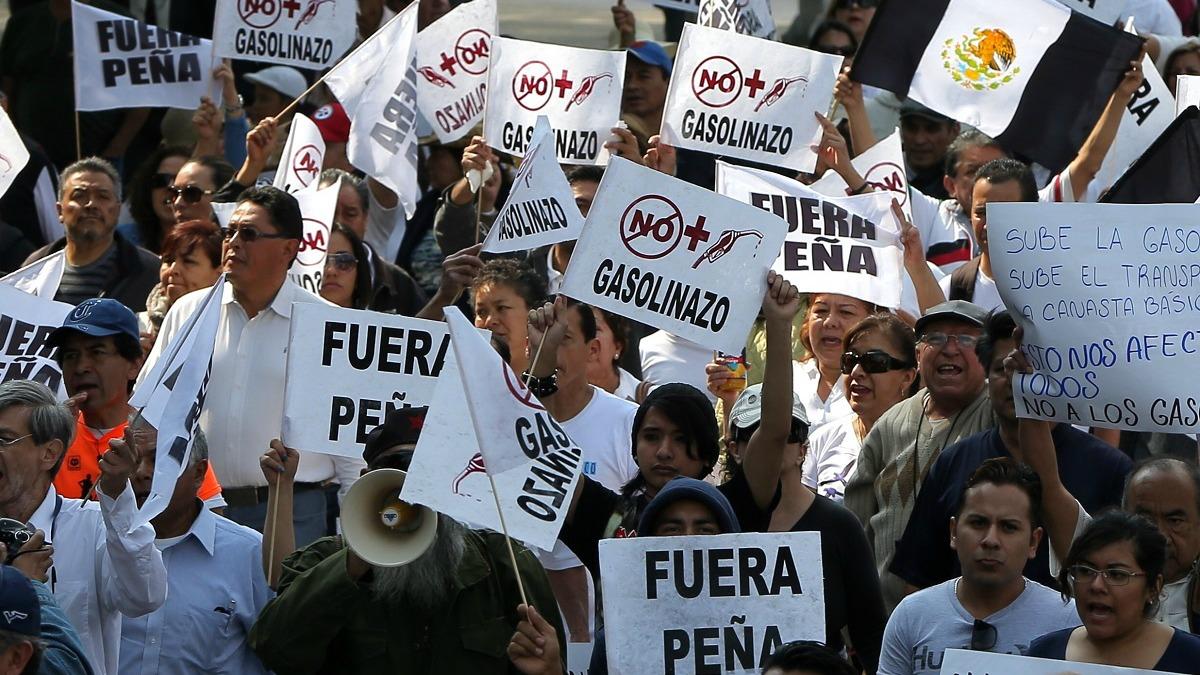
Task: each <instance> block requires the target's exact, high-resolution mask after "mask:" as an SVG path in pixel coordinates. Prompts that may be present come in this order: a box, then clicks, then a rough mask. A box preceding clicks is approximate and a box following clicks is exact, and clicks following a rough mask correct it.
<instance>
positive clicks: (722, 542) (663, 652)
mask: <svg viewBox="0 0 1200 675" xmlns="http://www.w3.org/2000/svg"><path fill="white" fill-rule="evenodd" d="M822 574H823V566H822V560H821V535H820V533H817V532H782V533H781V532H772V533H770V534H766V533H744V534H717V535H708V536H687V537H647V536H641V535H639V536H637V537H632V538H624V539H603V540H601V541H600V578H601V585H602V589H601V590H602V592H601V596H602V597H603V602H604V616H606V617H620V618H621V620H620V621H608V622H605V627H604V630H605V641H606V642H607V646H608V667H609V670H610V671H612V672H614V673H650V672H655V673H745V672H753V673H757V672H759V668H760V667H761V666H762V663H763V661H764V660H766V658H767V657H768V656H770V655H771V653H772V652H774V651H775V650H776V649H778V648H779V646H780V645H782V644H784V643H787V642H791V641H793V640H817V641H823V640H825V588H824V583H823V577H822Z"/></svg>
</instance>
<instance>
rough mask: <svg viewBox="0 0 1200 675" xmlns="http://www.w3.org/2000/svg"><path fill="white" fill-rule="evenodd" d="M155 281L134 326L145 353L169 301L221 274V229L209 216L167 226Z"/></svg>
mask: <svg viewBox="0 0 1200 675" xmlns="http://www.w3.org/2000/svg"><path fill="white" fill-rule="evenodd" d="M161 257H162V263H161V264H160V266H159V268H158V284H157V285H156V286H155V287H154V288H153V289H152V290H151V291H150V296H149V297H148V298H147V299H146V311H145V312H141V313H139V314H138V328H139V330H140V331H141V334H142V347H143V348H144V349H145V350H146V353H149V352H150V349H151V347H153V346H154V340H155V339H156V338H157V337H158V329H159V327H161V326H162V322H163V319H164V318H166V316H167V310H169V309H171V305H173V304H175V301H176V300H178V299H179V298H182V297H183V296H185V295H187V294H188V293H191V292H192V291H197V290H200V289H202V288H208V287H210V286H212V285H213V284H215V283H216V282H217V278H218V277H220V276H221V231H220V229H218V228H217V226H216V224H215V223H213V222H212V221H211V220H189V221H187V222H185V223H180V224H178V225H174V226H172V227H171V230H170V231H169V232H168V233H167V235H166V237H165V238H164V239H163V242H162V256H161Z"/></svg>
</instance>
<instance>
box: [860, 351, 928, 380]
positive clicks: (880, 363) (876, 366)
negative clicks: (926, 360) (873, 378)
mask: <svg viewBox="0 0 1200 675" xmlns="http://www.w3.org/2000/svg"><path fill="white" fill-rule="evenodd" d="M857 365H862V369H863V370H865V371H867V372H868V373H875V374H878V373H886V372H887V371H889V370H906V369H908V368H916V366H915V365H914V364H911V363H909V362H907V361H901V360H900V359H898V358H896V357H894V356H892V355H891V354H889V353H887V352H885V351H883V350H882V349H868V350H867V351H865V352H863V353H862V354H858V353H855V352H846V353H845V354H842V374H843V375H849V374H850V371H852V370H854V366H857Z"/></svg>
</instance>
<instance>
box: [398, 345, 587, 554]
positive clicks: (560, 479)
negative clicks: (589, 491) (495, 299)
mask: <svg viewBox="0 0 1200 675" xmlns="http://www.w3.org/2000/svg"><path fill="white" fill-rule="evenodd" d="M451 351H453V350H451ZM468 415H469V412H468V406H467V400H466V393H465V392H464V390H463V386H462V376H461V375H460V373H459V368H458V365H457V363H456V361H455V360H454V358H452V357H451V358H447V359H446V361H445V363H444V365H443V366H442V375H441V377H439V378H438V381H437V386H436V388H435V389H434V392H433V403H431V404H430V405H429V415H428V416H427V417H426V418H425V425H424V427H423V428H422V430H421V436H420V438H419V439H418V440H417V448H416V450H415V451H414V453H413V458H412V464H410V465H409V468H408V478H407V479H405V481H404V487H403V488H402V489H401V491H400V498H401V499H403V500H405V501H407V502H409V503H415V504H424V505H425V506H428V507H429V508H431V509H433V510H435V511H437V512H438V513H444V514H446V515H448V516H450V517H451V518H454V519H456V520H460V521H462V522H464V523H470V524H473V525H476V526H478V527H485V528H488V529H491V530H495V531H497V532H501V531H503V530H502V528H501V526H500V517H499V515H498V514H497V512H496V501H495V498H494V497H493V496H492V481H489V480H488V476H487V473H486V472H487V468H486V466H485V465H484V462H483V455H482V454H480V452H479V442H478V440H477V438H476V434H475V427H474V425H473V424H472V423H471V421H470V420H468V419H466V417H467V416H468ZM509 433H510V434H511V431H510V432H509ZM579 464H580V457H579V455H578V454H576V455H574V457H573V459H572V456H571V455H569V454H568V455H558V456H544V457H541V458H539V459H538V460H536V461H534V462H532V463H530V464H526V465H524V466H520V467H517V468H515V469H513V470H511V471H506V472H503V473H498V474H494V475H493V476H492V480H494V481H495V484H496V490H497V491H498V492H499V498H500V503H501V504H502V507H503V508H504V524H505V526H506V527H507V528H508V534H509V536H511V537H512V538H513V539H517V540H519V541H522V542H524V543H525V544H526V545H528V546H533V547H536V548H540V549H542V550H544V551H549V550H551V549H553V548H554V541H555V540H556V539H558V532H559V530H560V529H561V528H562V522H563V519H564V518H566V512H567V508H568V506H569V505H570V501H571V499H570V495H571V494H572V492H573V490H574V489H575V485H576V483H577V482H578V480H579ZM567 475H570V476H571V477H570V479H569V480H568V479H567V478H566V476H567ZM548 515H549V516H550V517H549V519H548V518H547V516H548Z"/></svg>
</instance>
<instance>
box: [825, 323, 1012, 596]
mask: <svg viewBox="0 0 1200 675" xmlns="http://www.w3.org/2000/svg"><path fill="white" fill-rule="evenodd" d="M986 316H987V313H986V312H984V311H983V310H982V309H980V308H979V307H977V306H975V305H973V304H971V303H969V302H964V301H962V300H952V301H950V302H945V303H942V304H940V305H937V306H935V307H932V308H930V309H929V311H928V312H926V313H925V316H922V317H921V318H920V319H918V320H917V326H916V333H917V367H918V370H919V372H920V374H921V381H922V382H923V383H924V384H925V388H924V389H922V390H921V391H918V392H917V393H916V394H914V395H913V396H911V397H910V398H908V399H906V400H904V401H902V402H900V403H898V404H896V405H894V406H892V408H891V409H889V410H888V411H887V412H886V413H884V414H883V416H882V417H880V418H879V421H878V422H876V423H875V426H873V427H872V428H871V432H870V433H869V434H867V437H866V438H865V439H864V440H863V447H862V451H861V452H860V453H859V456H858V464H857V466H856V467H855V470H854V474H853V475H852V476H851V477H850V481H849V482H848V483H847V484H846V499H845V504H846V507H847V508H849V509H850V510H851V511H853V512H854V515H856V516H858V519H859V521H860V522H861V523H862V524H863V526H864V527H865V528H866V530H867V539H868V540H870V542H871V545H872V548H873V549H874V553H875V564H876V567H877V569H878V570H879V579H880V582H881V583H882V584H883V599H884V602H885V604H886V605H887V607H888V608H889V609H891V608H893V607H895V606H896V603H897V602H899V601H900V598H901V597H903V595H904V584H903V582H902V581H901V580H900V578H899V577H897V576H895V575H894V574H891V573H890V572H888V568H889V567H890V566H891V562H892V555H893V553H894V552H895V548H896V540H897V539H899V538H900V535H901V534H903V532H904V528H905V526H906V525H907V524H908V517H909V514H911V513H912V508H913V505H914V503H915V502H916V497H917V492H918V490H919V489H920V487H921V480H922V478H924V476H925V474H926V473H928V471H929V467H930V466H931V465H932V464H933V462H934V460H936V459H937V458H938V455H940V454H941V453H942V450H943V449H945V448H946V447H947V446H949V445H952V444H954V443H956V442H958V441H959V440H962V439H963V438H966V437H967V436H970V435H972V434H976V433H978V432H980V431H983V430H984V429H987V428H990V427H991V426H992V425H993V423H994V422H993V418H992V409H991V406H990V405H988V392H987V389H986V388H985V387H984V386H983V385H984V370H983V366H982V365H981V364H980V363H979V359H978V357H976V356H975V344H976V342H978V341H979V336H980V334H981V332H982V330H983V322H984V318H985V317H986Z"/></svg>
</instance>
